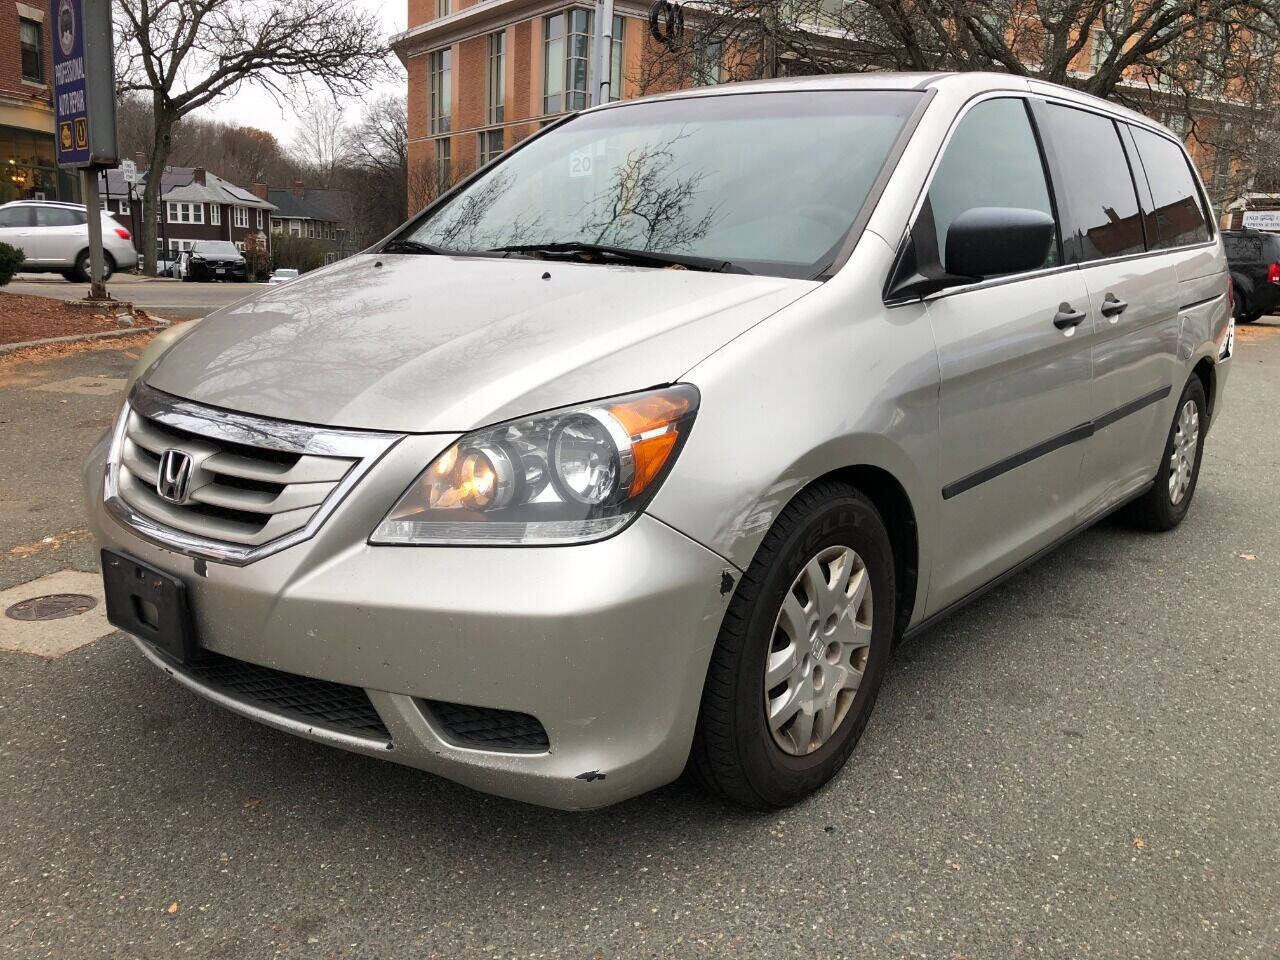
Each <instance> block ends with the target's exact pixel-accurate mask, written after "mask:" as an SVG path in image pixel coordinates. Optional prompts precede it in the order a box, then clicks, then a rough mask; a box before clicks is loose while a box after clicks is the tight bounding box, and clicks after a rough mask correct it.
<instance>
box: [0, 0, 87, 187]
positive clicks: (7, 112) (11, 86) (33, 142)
mask: <svg viewBox="0 0 1280 960" xmlns="http://www.w3.org/2000/svg"><path fill="white" fill-rule="evenodd" d="M48 19H49V5H48V4H47V3H41V4H27V3H13V2H5V3H0V167H3V171H4V172H3V176H0V203H7V202H8V201H10V200H23V199H45V200H78V199H80V189H79V184H78V183H77V182H76V179H75V177H74V176H73V175H71V174H67V173H62V172H60V171H59V170H58V168H57V162H56V159H55V156H54V142H53V49H52V47H51V46H50V44H49V24H48V22H47V21H48Z"/></svg>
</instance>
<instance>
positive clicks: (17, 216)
mask: <svg viewBox="0 0 1280 960" xmlns="http://www.w3.org/2000/svg"><path fill="white" fill-rule="evenodd" d="M29 226H31V208H30V207H9V208H8V209H7V210H0V227H29Z"/></svg>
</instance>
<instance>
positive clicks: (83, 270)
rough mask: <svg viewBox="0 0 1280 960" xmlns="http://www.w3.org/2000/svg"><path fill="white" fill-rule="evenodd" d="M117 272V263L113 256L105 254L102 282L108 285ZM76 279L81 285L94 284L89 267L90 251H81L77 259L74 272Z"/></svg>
mask: <svg viewBox="0 0 1280 960" xmlns="http://www.w3.org/2000/svg"><path fill="white" fill-rule="evenodd" d="M115 271H116V262H115V261H114V260H112V259H111V254H109V253H107V252H105V251H104V252H103V254H102V282H103V283H106V282H107V281H108V280H110V279H111V275H112V274H113V273H115ZM74 275H75V278H76V279H77V280H79V281H80V282H81V283H92V282H93V276H92V274H91V272H90V266H89V251H88V250H81V251H80V256H78V257H76V268H75V271H74Z"/></svg>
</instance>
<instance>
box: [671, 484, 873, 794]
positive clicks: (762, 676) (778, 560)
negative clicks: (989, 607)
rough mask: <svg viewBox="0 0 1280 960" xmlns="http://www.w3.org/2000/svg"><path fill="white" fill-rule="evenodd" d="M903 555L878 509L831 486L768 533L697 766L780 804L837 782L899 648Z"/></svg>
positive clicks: (721, 667)
mask: <svg viewBox="0 0 1280 960" xmlns="http://www.w3.org/2000/svg"><path fill="white" fill-rule="evenodd" d="M894 614H895V596H894V568H893V549H892V546H891V544H890V541H889V535H888V533H887V531H886V529H885V525H884V522H883V521H882V520H881V518H880V515H879V514H878V513H877V512H876V509H875V507H874V506H873V505H872V504H871V503H870V501H868V500H867V499H866V498H865V497H864V496H863V495H862V494H861V493H859V492H858V491H857V490H855V489H854V488H852V487H850V486H847V485H845V484H841V483H835V482H829V481H823V482H820V483H818V484H815V485H814V486H812V487H810V488H809V489H807V490H805V491H803V492H802V493H801V494H799V495H798V496H797V497H796V499H795V500H794V501H793V502H792V503H791V504H789V505H788V506H787V508H786V509H785V510H784V511H783V513H782V515H781V516H780V517H779V518H778V520H777V522H776V523H775V524H774V527H773V529H772V530H770V531H769V534H768V535H767V536H766V537H765V540H764V542H763V543H762V544H761V546H760V549H759V551H758V552H757V555H756V557H755V559H754V560H753V561H752V563H751V566H750V568H749V569H748V570H747V572H746V573H745V574H744V575H743V577H742V580H741V582H740V583H739V584H738V588H737V590H736V591H735V593H734V597H733V600H732V601H731V602H730V605H729V610H728V612H727V613H726V614H725V619H724V623H723V625H722V626H721V629H720V636H719V638H718V640H717V642H716V649H715V652H714V653H713V655H712V659H711V665H710V667H709V669H708V672H707V679H706V684H705V686H704V689H703V696H702V707H701V711H700V713H699V718H698V728H697V732H696V734H695V736H694V744H693V750H692V753H691V756H690V767H691V768H692V771H693V773H694V774H695V776H696V777H697V778H698V779H699V780H700V781H701V782H702V783H703V785H705V786H706V787H708V788H709V789H711V790H713V791H714V792H716V793H719V794H720V795H722V796H724V797H726V798H728V799H730V800H733V801H735V802H736V803H739V804H742V805H743V806H747V807H753V808H769V807H781V806H786V805H788V804H791V803H795V802H796V801H798V800H801V799H803V798H804V797H806V796H808V795H809V794H810V793H812V792H813V791H815V790H817V789H818V788H819V787H821V786H822V785H823V784H825V783H826V782H827V781H828V780H830V779H831V778H832V777H834V776H835V775H836V774H837V773H838V772H839V770H840V768H841V767H842V766H843V765H844V763H845V761H846V760H847V759H848V757H849V754H850V753H851V752H852V751H853V748H854V746H855V745H856V744H857V742H858V738H859V737H860V736H861V735H862V731H863V729H864V728H865V727H866V724H867V720H868V718H869V717H870V715H871V708H872V706H873V705H874V703H875V698H876V693H877V692H878V690H879V687H880V682H881V679H882V677H883V675H884V670H885V665H886V662H887V660H888V657H889V651H890V647H891V645H892V640H893V628H894Z"/></svg>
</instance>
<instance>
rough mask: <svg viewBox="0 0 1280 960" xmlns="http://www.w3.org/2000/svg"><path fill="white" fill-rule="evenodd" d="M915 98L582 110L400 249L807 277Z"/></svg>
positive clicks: (726, 100) (868, 96)
mask: <svg viewBox="0 0 1280 960" xmlns="http://www.w3.org/2000/svg"><path fill="white" fill-rule="evenodd" d="M918 97H919V94H917V93H914V92H911V91H816V92H815V91H796V92H790V93H755V94H735V95H721V96H706V97H691V98H688V99H676V100H661V101H655V102H649V103H643V102H642V103H635V104H625V105H621V106H617V107H612V108H609V109H605V110H598V111H594V112H591V113H585V114H583V115H581V116H578V117H575V118H573V119H571V120H569V121H567V122H565V123H564V124H563V125H561V126H559V127H557V128H556V129H555V130H551V131H548V132H547V134H546V135H544V136H542V137H539V138H538V139H537V140H535V141H533V142H532V143H530V144H528V145H527V146H525V147H523V148H521V149H520V150H518V151H517V152H515V153H513V154H511V155H510V156H509V157H507V158H505V159H503V160H502V161H500V162H499V163H498V164H497V165H495V166H494V167H493V168H492V169H490V170H488V171H487V172H485V173H482V174H481V175H480V176H479V177H478V178H477V179H476V180H474V181H473V182H472V183H470V184H469V185H468V186H467V187H466V188H465V189H464V190H462V191H461V192H460V193H459V194H458V195H457V196H455V197H454V198H452V199H451V200H450V201H449V202H448V203H446V204H445V205H444V206H442V207H440V208H439V209H437V210H435V211H433V212H432V213H431V214H430V216H428V217H427V218H426V219H425V220H422V221H420V222H419V223H417V224H416V225H414V227H413V228H412V229H411V230H410V231H408V232H406V233H404V234H402V235H401V240H411V241H413V242H416V243H419V244H426V245H428V246H430V247H431V248H433V249H434V250H440V251H447V252H468V251H482V250H493V249H496V248H502V247H525V248H528V247H537V246H541V245H547V244H592V245H603V246H608V247H612V248H623V249H627V250H640V251H647V252H651V253H660V254H679V255H686V256H695V257H701V258H708V259H711V260H718V261H729V262H731V263H733V264H734V265H735V266H737V267H740V268H743V269H746V270H749V271H751V272H752V273H767V274H777V275H781V276H791V277H807V276H813V275H814V274H815V273H817V272H820V271H821V270H823V269H824V268H825V267H826V265H827V264H828V263H829V262H830V261H831V259H832V258H833V257H834V256H835V253H836V251H837V250H838V248H839V245H840V243H841V242H842V241H843V239H844V237H845V235H846V234H847V233H848V231H849V229H850V227H851V226H852V224H853V221H854V220H855V219H856V217H857V215H858V212H859V211H860V210H861V208H862V206H863V204H864V203H865V201H866V199H867V195H868V193H869V192H870V190H871V186H872V184H873V182H874V181H875V178H876V175H877V174H878V173H879V172H880V168H881V166H882V165H883V164H884V161H885V158H886V157H887V156H888V154H889V150H890V149H891V147H892V145H893V142H894V140H895V138H896V137H897V135H898V133H899V131H900V130H901V129H902V126H903V124H904V122H905V120H906V116H907V114H908V113H909V112H910V111H911V109H912V108H913V107H914V106H915V104H916V103H917V101H918Z"/></svg>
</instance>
